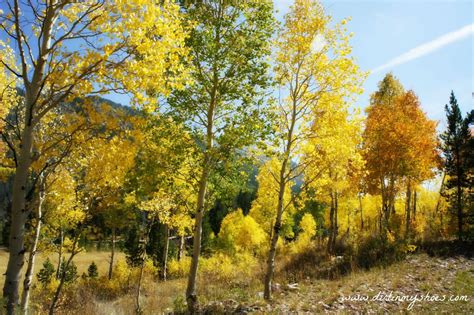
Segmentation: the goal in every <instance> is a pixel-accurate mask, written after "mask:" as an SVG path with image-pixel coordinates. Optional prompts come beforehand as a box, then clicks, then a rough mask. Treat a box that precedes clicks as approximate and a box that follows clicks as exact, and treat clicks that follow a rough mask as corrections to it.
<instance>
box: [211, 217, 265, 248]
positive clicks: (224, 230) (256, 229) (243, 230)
mask: <svg viewBox="0 0 474 315" xmlns="http://www.w3.org/2000/svg"><path fill="white" fill-rule="evenodd" d="M265 239H266V238H265V233H264V231H263V230H262V228H261V227H260V225H259V224H258V223H257V222H256V221H255V220H254V219H253V218H252V217H251V216H244V215H243V213H242V210H241V209H237V210H236V211H233V212H231V213H229V214H228V215H227V216H226V217H225V218H224V220H223V221H222V224H221V229H220V232H219V240H220V241H221V242H222V244H223V245H224V247H225V248H226V249H228V250H231V251H232V252H234V251H235V252H242V251H249V252H250V251H251V252H256V251H257V250H259V249H260V246H261V245H262V243H263V242H264V241H265Z"/></svg>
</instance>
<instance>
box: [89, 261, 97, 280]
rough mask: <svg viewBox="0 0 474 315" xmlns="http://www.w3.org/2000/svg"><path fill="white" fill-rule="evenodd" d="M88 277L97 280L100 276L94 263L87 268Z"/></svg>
mask: <svg viewBox="0 0 474 315" xmlns="http://www.w3.org/2000/svg"><path fill="white" fill-rule="evenodd" d="M87 276H88V277H89V278H92V279H95V278H97V277H98V276H99V271H98V269H97V265H96V263H95V262H94V261H93V262H92V263H91V264H90V265H89V267H88V268H87Z"/></svg>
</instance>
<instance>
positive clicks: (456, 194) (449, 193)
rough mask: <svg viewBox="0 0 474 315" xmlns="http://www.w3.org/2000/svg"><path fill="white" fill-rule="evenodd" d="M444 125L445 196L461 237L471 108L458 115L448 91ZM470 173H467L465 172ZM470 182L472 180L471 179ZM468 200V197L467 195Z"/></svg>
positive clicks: (467, 185) (473, 115)
mask: <svg viewBox="0 0 474 315" xmlns="http://www.w3.org/2000/svg"><path fill="white" fill-rule="evenodd" d="M445 111H446V118H447V128H446V131H445V132H444V133H443V134H442V135H441V139H442V140H443V153H444V156H445V164H444V167H445V172H446V175H447V178H448V179H447V181H446V183H445V185H446V189H445V197H446V198H447V199H448V200H449V202H450V204H451V208H452V210H453V212H454V213H455V215H456V218H457V229H458V238H459V239H460V240H461V239H463V238H464V232H465V231H464V225H465V222H464V219H465V208H467V205H468V201H469V200H468V195H467V194H466V191H467V189H469V188H470V187H471V185H470V182H471V181H472V169H473V168H472V165H471V167H469V164H472V163H469V161H472V160H473V157H472V156H473V153H472V150H469V147H471V148H472V141H473V140H472V134H471V130H470V128H469V126H470V125H472V124H473V121H474V111H471V112H470V113H468V114H467V115H466V117H464V118H463V117H462V114H461V110H460V109H459V105H458V102H457V100H456V97H455V96H454V92H452V91H451V97H450V99H449V106H448V105H445ZM469 173H471V174H469ZM471 183H472V182H471ZM471 199H472V198H471Z"/></svg>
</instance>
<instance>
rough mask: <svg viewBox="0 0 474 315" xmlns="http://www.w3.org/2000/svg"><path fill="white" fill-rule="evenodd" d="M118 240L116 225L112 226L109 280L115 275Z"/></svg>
mask: <svg viewBox="0 0 474 315" xmlns="http://www.w3.org/2000/svg"><path fill="white" fill-rule="evenodd" d="M116 240H117V235H116V229H115V227H114V228H112V250H111V252H110V263H109V280H111V279H112V276H113V270H114V258H115V242H116Z"/></svg>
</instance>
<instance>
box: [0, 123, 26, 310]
mask: <svg viewBox="0 0 474 315" xmlns="http://www.w3.org/2000/svg"><path fill="white" fill-rule="evenodd" d="M32 145H33V128H32V127H31V125H28V123H27V125H26V126H25V128H24V131H23V134H22V143H21V146H20V154H19V159H18V166H17V168H16V172H15V178H14V180H13V188H12V194H13V196H12V207H11V226H10V238H9V256H8V264H7V271H6V277H5V283H4V287H3V296H4V297H5V298H6V302H7V305H6V306H7V313H8V314H13V313H14V311H15V307H16V305H17V304H18V299H19V296H18V290H19V286H20V278H21V269H22V267H23V265H24V263H25V251H26V250H25V248H24V238H25V223H26V221H27V219H28V211H27V209H26V200H25V197H26V185H27V180H28V174H29V168H30V164H31V149H32Z"/></svg>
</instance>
